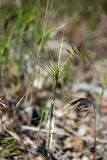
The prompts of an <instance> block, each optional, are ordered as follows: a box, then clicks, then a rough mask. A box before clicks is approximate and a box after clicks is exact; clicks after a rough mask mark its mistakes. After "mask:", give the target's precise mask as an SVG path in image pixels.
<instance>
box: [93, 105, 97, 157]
mask: <svg viewBox="0 0 107 160" xmlns="http://www.w3.org/2000/svg"><path fill="white" fill-rule="evenodd" d="M96 136H97V135H96V110H95V106H94V157H93V160H95V157H96Z"/></svg>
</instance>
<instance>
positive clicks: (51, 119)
mask: <svg viewBox="0 0 107 160" xmlns="http://www.w3.org/2000/svg"><path fill="white" fill-rule="evenodd" d="M57 84H58V79H56V80H55V83H54V96H53V101H52V103H51V109H50V123H49V136H48V149H50V148H51V143H52V138H53V133H52V122H53V120H54V119H53V118H54V108H55V107H54V106H55V99H56V89H57Z"/></svg>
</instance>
